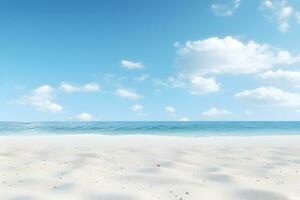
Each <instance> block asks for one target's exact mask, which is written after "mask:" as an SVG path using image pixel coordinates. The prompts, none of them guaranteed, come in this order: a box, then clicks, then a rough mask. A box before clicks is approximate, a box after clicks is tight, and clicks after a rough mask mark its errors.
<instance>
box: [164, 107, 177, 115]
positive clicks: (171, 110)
mask: <svg viewBox="0 0 300 200" xmlns="http://www.w3.org/2000/svg"><path fill="white" fill-rule="evenodd" d="M165 111H166V112H169V113H174V112H176V109H175V108H174V107H172V106H166V107H165Z"/></svg>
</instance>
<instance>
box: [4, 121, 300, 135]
mask: <svg viewBox="0 0 300 200" xmlns="http://www.w3.org/2000/svg"><path fill="white" fill-rule="evenodd" d="M49 134H51V135H63V134H103V135H127V134H131V135H136V134H138V135H182V136H219V135H232V136H248V135H300V122H294V121H293V122H289V121H282V122H278V121H276V122H275V121H274V122H272V121H266V122H261V121H260V122H253V121H251V122H250V121H249V122H245V121H240V122H239V121H233V122H228V121H226V122H224V121H222V122H221V121H219V122H203V121H202V122H174V121H173V122H74V121H72V122H71V121H70V122H0V135H49Z"/></svg>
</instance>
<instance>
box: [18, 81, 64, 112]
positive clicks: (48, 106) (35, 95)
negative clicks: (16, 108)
mask: <svg viewBox="0 0 300 200" xmlns="http://www.w3.org/2000/svg"><path fill="white" fill-rule="evenodd" d="M54 92H55V89H54V88H52V87H50V86H48V85H43V86H40V87H38V88H37V89H34V90H33V91H32V92H31V94H30V95H29V96H25V97H23V98H22V99H21V100H20V103H21V104H25V105H30V106H33V107H35V108H37V109H38V110H41V111H51V112H60V111H62V110H63V107H62V106H61V105H59V104H57V103H55V102H54Z"/></svg>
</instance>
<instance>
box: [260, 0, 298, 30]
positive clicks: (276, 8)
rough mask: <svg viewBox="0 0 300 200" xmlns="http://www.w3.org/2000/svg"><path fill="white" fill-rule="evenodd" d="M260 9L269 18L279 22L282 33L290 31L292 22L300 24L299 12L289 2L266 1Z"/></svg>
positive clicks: (285, 0)
mask: <svg viewBox="0 0 300 200" xmlns="http://www.w3.org/2000/svg"><path fill="white" fill-rule="evenodd" d="M260 8H261V10H263V11H265V12H266V15H267V17H268V18H270V19H271V20H276V21H277V23H278V29H279V31H281V32H287V31H288V30H289V28H290V22H291V21H293V20H296V22H299V21H298V20H299V17H300V16H299V11H296V10H295V9H294V8H293V7H292V6H291V5H290V4H289V2H288V1H287V0H264V1H263V2H262V4H261V6H260Z"/></svg>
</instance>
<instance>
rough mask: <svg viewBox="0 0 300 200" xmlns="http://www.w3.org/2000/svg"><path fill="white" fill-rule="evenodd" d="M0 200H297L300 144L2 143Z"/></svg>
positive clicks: (123, 139) (61, 139)
mask: <svg viewBox="0 0 300 200" xmlns="http://www.w3.org/2000/svg"><path fill="white" fill-rule="evenodd" d="M0 199H1V200H6V199H8V200H36V199H37V200H44V199H46V200H48V199H51V200H57V199H66V200H76V199H82V200H89V199H90V200H137V199H140V200H150V199H161V200H168V199H170V200H180V199H183V200H189V199H190V200H192V199H193V200H287V199H290V200H299V199H300V136H266V137H207V138H205V137H201V138H184V137H171V136H170V137H169V136H165V137H164V136H95V135H94V136H93V135H85V136H25V137H3V136H2V137H0Z"/></svg>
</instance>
